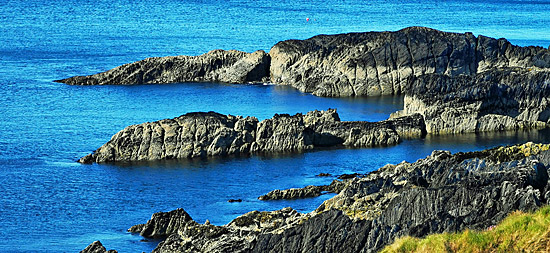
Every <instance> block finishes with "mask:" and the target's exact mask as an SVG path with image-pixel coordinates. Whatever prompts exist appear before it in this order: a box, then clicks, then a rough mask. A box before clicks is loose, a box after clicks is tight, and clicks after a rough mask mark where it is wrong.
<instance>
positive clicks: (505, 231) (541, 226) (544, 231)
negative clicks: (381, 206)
mask: <svg viewBox="0 0 550 253" xmlns="http://www.w3.org/2000/svg"><path fill="white" fill-rule="evenodd" d="M381 252H385V253H386V252H550V206H546V207H542V208H540V209H539V210H538V211H536V212H535V213H524V212H520V211H516V212H513V213H511V214H510V215H508V217H506V219H504V220H503V221H502V222H501V223H500V224H498V225H497V226H492V227H489V228H487V229H486V230H484V231H473V230H466V231H464V232H460V233H442V234H433V235H429V236H426V237H425V238H423V239H420V238H414V237H410V236H406V237H403V238H400V239H397V240H396V241H395V242H394V243H393V244H391V245H388V246H386V247H385V248H384V249H383V250H382V251H381Z"/></svg>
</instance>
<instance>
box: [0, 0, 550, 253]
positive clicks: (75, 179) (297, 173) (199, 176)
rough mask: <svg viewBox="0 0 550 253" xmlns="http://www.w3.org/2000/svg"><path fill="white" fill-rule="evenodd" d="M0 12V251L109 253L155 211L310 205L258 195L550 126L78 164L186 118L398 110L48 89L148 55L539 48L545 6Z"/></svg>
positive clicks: (100, 2)
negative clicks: (465, 38)
mask: <svg viewBox="0 0 550 253" xmlns="http://www.w3.org/2000/svg"><path fill="white" fill-rule="evenodd" d="M0 13H1V14H0V86H1V89H0V108H1V109H0V192H1V195H0V227H1V228H2V229H0V238H2V240H0V252H29V251H42V252H76V251H79V250H82V249H84V248H85V247H86V246H87V245H88V244H89V243H91V242H92V241H94V240H101V241H102V242H103V243H104V245H105V246H106V247H107V248H109V249H113V248H114V249H117V250H119V252H141V251H150V250H152V249H153V248H154V247H155V246H156V243H157V241H142V239H143V238H141V237H140V236H138V235H131V234H129V233H126V232H125V231H126V229H127V228H129V227H130V226H132V225H134V224H137V223H143V222H145V221H146V220H147V219H148V218H149V217H150V216H151V214H152V213H154V212H158V211H169V210H172V209H175V208H178V207H182V208H184V209H185V210H187V211H188V212H189V214H190V215H191V216H192V217H193V218H194V219H195V220H197V221H198V222H204V221H206V219H208V220H210V222H212V223H213V224H217V225H221V224H225V223H227V222H228V221H230V220H231V219H233V218H235V217H237V216H238V215H240V214H243V213H246V212H249V211H252V210H276V209H280V208H283V207H286V206H290V207H293V208H295V209H297V210H299V211H303V212H309V211H311V210H313V209H315V208H316V207H317V206H318V205H319V204H320V203H321V202H322V201H323V200H325V199H327V198H330V197H331V195H324V196H321V197H318V198H314V199H304V200H295V201H267V202H261V201H259V200H257V199H256V198H257V197H258V196H260V195H262V194H265V193H267V192H268V191H270V190H273V189H276V188H280V189H282V188H290V187H303V186H306V185H310V184H316V185H317V184H326V183H329V182H330V181H331V180H332V179H331V178H318V177H315V175H316V174H318V173H321V172H324V173H331V174H335V175H337V174H342V173H353V172H359V173H365V172H369V171H372V170H375V169H377V168H379V167H381V166H383V165H385V164H387V163H398V162H401V161H403V160H406V161H411V162H412V161H415V160H417V159H419V158H422V157H425V156H427V155H429V154H430V153H431V151H432V150H434V149H446V150H451V151H453V152H458V151H471V150H480V149H484V148H488V147H493V146H496V145H503V144H513V143H521V142H525V141H542V142H549V141H550V134H549V132H548V131H531V132H518V133H496V134H479V135H453V136H442V137H430V136H428V137H427V138H425V139H422V140H411V141H405V142H403V143H402V144H400V145H398V146H393V147H386V148H372V149H324V150H315V151H310V152H306V153H301V154H280V155H272V156H251V157H228V158H216V159H195V160H189V161H170V162H154V163H141V164H132V165H97V164H95V165H80V164H78V163H76V162H75V160H76V159H78V158H79V157H81V156H83V155H86V154H87V153H89V152H91V151H93V150H95V149H96V148H97V147H99V146H101V145H102V144H103V143H105V142H106V141H108V140H109V138H110V137H111V136H112V135H113V134H115V133H116V132H117V131H119V130H121V129H122V128H124V127H125V126H128V125H131V124H137V123H142V122H145V121H154V120H159V119H163V118H172V117H177V116H179V115H181V114H184V113H187V112H192V111H217V112H220V113H224V114H233V115H244V116H256V117H258V118H259V119H265V118H270V117H272V116H273V114H275V113H290V114H294V113H299V112H302V113H305V112H307V111H309V110H314V109H320V110H322V109H327V108H337V109H338V111H339V113H340V117H341V118H342V119H343V120H367V121H378V120H383V119H386V118H387V117H388V116H389V114H390V113H391V112H393V111H396V110H399V109H400V108H401V107H402V98H401V97H380V98H339V99H335V98H319V97H314V96H312V95H310V94H302V93H300V92H298V91H296V90H294V89H291V88H288V87H281V86H273V85H227V84H211V83H189V84H168V85H139V86H101V87H99V86H98V87H82V86H68V85H64V84H58V83H53V82H52V81H53V80H56V79H62V78H66V77H69V76H73V75H85V74H92V73H96V72H99V71H105V70H107V69H110V68H113V67H115V66H118V65H121V64H124V63H127V62H132V61H136V60H140V59H143V58H146V57H153V56H167V55H181V54H185V55H198V54H202V53H205V52H208V51H209V50H212V49H218V48H221V49H238V50H242V51H247V52H252V51H254V50H259V49H262V50H266V51H268V50H269V49H270V47H271V46H272V45H274V44H275V43H277V42H278V41H281V40H285V39H306V38H308V37H311V36H314V35H317V34H334V33H345V32H361V31H381V30H398V29H401V28H404V27H407V26H413V25H419V26H428V27H433V28H437V29H441V30H445V31H455V32H466V31H470V32H473V33H474V34H476V35H478V34H483V35H487V36H492V37H505V38H507V39H509V40H510V41H511V42H512V43H514V44H518V45H524V46H526V45H537V46H543V47H548V46H549V45H550V29H549V27H550V1H537V0H531V1H522V0H516V1H507V0H502V1H497V0H489V1H481V0H464V1H454V0H451V1H434V0H432V1H429V0H415V1H398V0H389V1H381V0H374V1H344V0H341V1H337V0H329V1H313V0H295V1H262V0H261V1H244V0H240V1H214V0H202V1H200V0H197V1H183V0H145V1H129V0H111V1H104V0H94V1H91V0H87V1H86V0H84V1H76V0H42V1H38V0H22V1H16V0H4V1H3V2H2V4H0ZM307 18H309V21H307V20H306V19H307ZM230 198H240V199H243V202H241V203H228V202H227V200H228V199H230Z"/></svg>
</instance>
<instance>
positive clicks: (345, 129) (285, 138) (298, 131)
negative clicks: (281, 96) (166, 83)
mask: <svg viewBox="0 0 550 253" xmlns="http://www.w3.org/2000/svg"><path fill="white" fill-rule="evenodd" d="M423 131H424V123H423V120H422V117H421V116H420V115H419V114H415V115H410V116H406V117H402V118H396V119H391V120H386V121H381V122H363V121H340V118H339V116H338V113H337V112H336V110H334V109H329V110H326V111H311V112H308V113H307V114H305V115H304V114H301V113H299V114H296V115H292V116H291V115H288V114H276V115H275V116H274V117H273V118H271V119H266V120H263V121H258V119H256V118H255V117H246V118H245V117H240V116H232V115H222V114H219V113H215V112H208V113H188V114H185V115H182V116H180V117H177V118H174V119H165V120H161V121H156V122H150V123H143V124H139V125H132V126H129V127H127V128H125V129H123V130H122V131H120V132H118V133H117V134H115V135H114V136H113V137H112V138H111V140H110V141H109V142H107V143H106V144H104V145H103V146H101V147H100V148H98V149H97V150H96V151H95V152H93V153H92V154H89V155H87V156H84V157H82V158H81V159H80V160H79V162H81V163H93V162H96V163H104V162H132V161H150V160H162V159H187V158H194V157H209V156H220V155H239V154H245V155H247V154H255V153H274V152H296V151H303V150H308V149H312V148H314V147H328V146H338V145H341V146H347V147H371V146H387V145H395V144H397V143H399V142H400V141H401V138H411V137H412V136H416V137H420V136H422V135H423V134H424V132H423Z"/></svg>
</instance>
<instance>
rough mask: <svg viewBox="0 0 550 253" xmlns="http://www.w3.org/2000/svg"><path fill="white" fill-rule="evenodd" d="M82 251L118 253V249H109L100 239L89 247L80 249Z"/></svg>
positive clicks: (81, 252) (89, 252)
mask: <svg viewBox="0 0 550 253" xmlns="http://www.w3.org/2000/svg"><path fill="white" fill-rule="evenodd" d="M80 253H117V251H116V250H109V251H107V249H106V248H105V247H104V246H103V244H101V242H100V241H95V242H92V243H91V244H90V245H88V247H86V248H85V249H84V250H82V251H80Z"/></svg>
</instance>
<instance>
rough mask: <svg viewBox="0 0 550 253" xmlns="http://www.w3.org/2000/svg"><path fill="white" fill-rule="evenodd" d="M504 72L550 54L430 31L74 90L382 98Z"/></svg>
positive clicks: (171, 60)
mask: <svg viewBox="0 0 550 253" xmlns="http://www.w3.org/2000/svg"><path fill="white" fill-rule="evenodd" d="M503 67H522V68H532V67H537V68H550V50H548V49H545V48H543V47H520V46H514V45H512V44H511V43H510V42H508V41H507V40H505V39H498V40H497V39H493V38H489V37H485V36H482V35H480V36H478V37H475V36H474V35H473V34H472V33H464V34H460V33H449V32H442V31H438V30H434V29H430V28H425V27H409V28H405V29H402V30H399V31H396V32H366V33H348V34H337V35H318V36H315V37H312V38H310V39H307V40H286V41H281V42H279V43H277V44H276V45H274V46H273V47H272V48H271V50H270V52H269V54H266V53H265V52H263V51H256V52H254V53H251V54H249V53H244V52H239V51H234V50H231V51H223V50H213V51H211V52H209V53H206V54H203V55H200V56H175V57H161V58H148V59H145V60H143V61H138V62H135V63H130V64H126V65H122V66H120V67H117V68H114V69H112V70H109V71H107V72H103V73H99V74H96V75H91V76H84V77H83V76H77V77H72V78H67V79H63V80H59V81H58V82H64V83H68V84H89V85H93V84H140V83H173V82H188V81H214V82H230V83H242V82H250V81H259V80H264V81H265V80H267V79H268V78H269V80H270V81H271V82H272V83H276V84H282V85H291V86H293V87H295V88H297V89H299V90H301V91H303V92H310V93H313V94H315V95H318V96H332V97H345V96H377V95H391V94H400V93H404V92H407V82H408V80H409V79H410V78H412V77H419V76H423V75H426V74H442V75H446V76H449V77H456V76H460V75H475V74H478V73H482V72H484V71H487V70H492V69H499V68H503Z"/></svg>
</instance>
